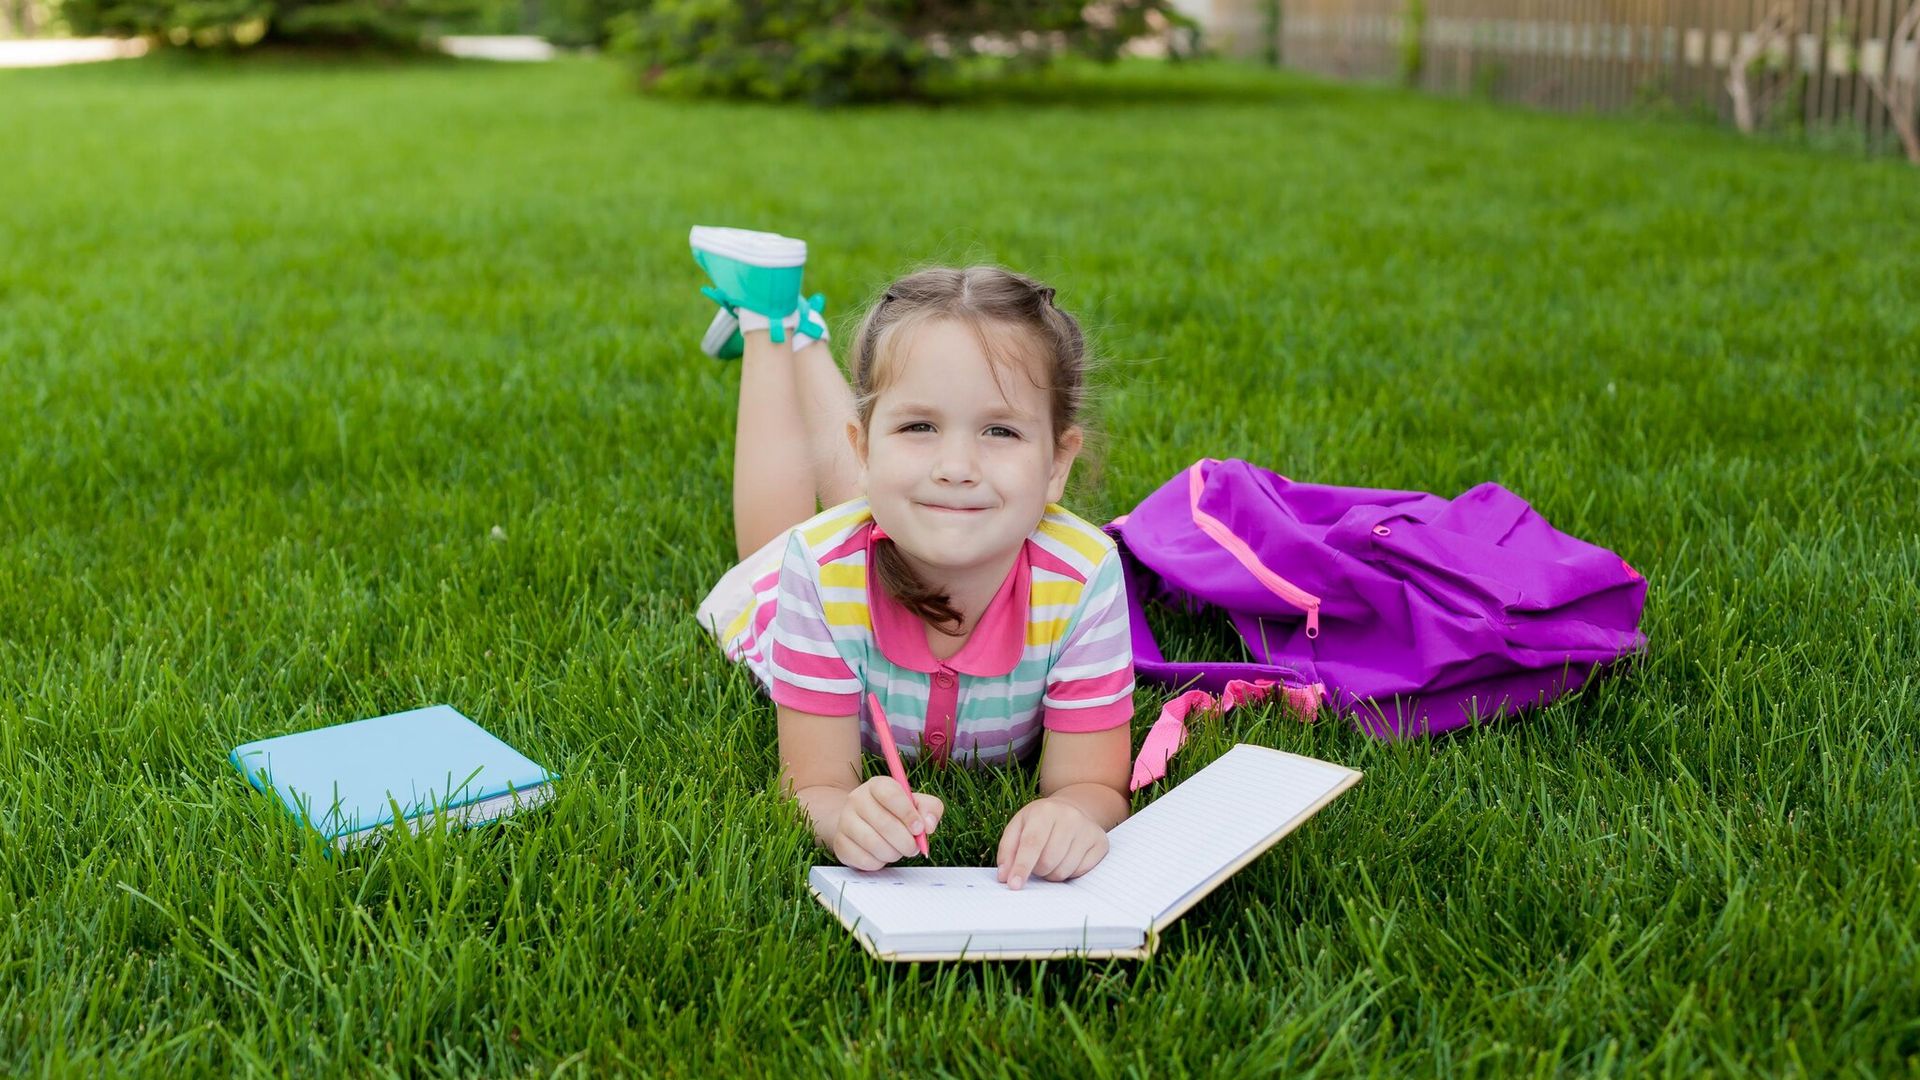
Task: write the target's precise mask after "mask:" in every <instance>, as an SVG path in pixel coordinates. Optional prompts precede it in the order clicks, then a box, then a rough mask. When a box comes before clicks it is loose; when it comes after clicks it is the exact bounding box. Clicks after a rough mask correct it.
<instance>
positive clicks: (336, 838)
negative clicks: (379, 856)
mask: <svg viewBox="0 0 1920 1080" xmlns="http://www.w3.org/2000/svg"><path fill="white" fill-rule="evenodd" d="M227 757H228V760H230V761H232V762H233V767H234V768H236V769H239V770H240V775H242V776H244V777H246V778H247V782H248V783H250V784H252V785H253V786H254V787H255V788H258V789H259V790H260V791H262V792H265V793H266V794H269V795H272V796H275V797H276V798H278V799H279V800H280V801H281V802H282V803H283V804H285V805H286V808H287V809H288V810H289V811H291V812H292V813H293V815H294V817H295V818H297V819H298V820H299V821H300V822H302V823H303V824H305V825H307V826H309V827H311V828H312V829H313V830H314V831H316V832H318V833H319V834H320V835H321V837H322V838H324V839H325V840H327V842H329V843H331V844H332V845H333V846H334V847H336V848H342V849H344V848H348V847H352V846H354V845H355V844H359V843H363V842H365V841H367V840H371V839H375V838H377V837H378V836H379V835H380V834H381V833H382V832H383V831H384V830H385V829H386V828H388V827H390V826H392V825H393V824H394V804H395V803H398V804H399V808H400V817H401V820H403V821H405V822H406V824H407V826H408V827H409V828H411V829H412V830H413V831H414V832H419V831H420V830H421V829H422V828H426V827H428V826H432V825H440V824H474V825H477V824H481V823H483V822H488V821H493V820H495V819H497V818H501V817H504V816H506V815H508V814H511V813H513V812H514V811H516V810H526V809H529V808H531V807H534V806H538V805H539V804H540V803H543V802H545V801H546V800H547V799H548V798H550V797H551V796H552V794H553V789H552V782H553V781H554V780H557V779H558V777H557V776H556V775H554V774H553V773H549V772H548V771H547V770H545V769H543V768H541V767H540V766H539V765H536V764H534V763H533V762H532V761H529V760H528V759H527V758H526V757H525V756H524V755H523V754H521V753H520V752H519V751H517V750H515V749H514V748H513V747H511V746H508V745H507V744H506V743H503V742H501V741H500V740H499V739H497V738H495V737H494V736H492V735H490V734H488V733H487V731H486V730H485V729H483V728H482V727H480V725H478V724H476V723H474V722H473V721H471V720H469V719H467V718H466V717H464V716H462V715H460V714H459V713H458V712H457V711H455V710H454V709H453V708H451V707H450V706H446V705H434V706H430V707H428V708H425V709H414V710H412V711H411V712H403V713H394V714H393V715H391V716H381V717H376V718H374V719H372V720H356V721H353V722H352V723H347V724H335V725H334V726H332V727H324V728H319V729H317V730H314V731H302V732H298V733H296V734H293V735H281V736H279V737H277V738H272V739H261V740H259V741H257V742H250V743H242V744H241V745H239V746H236V747H234V748H233V752H232V753H230V754H228V755H227Z"/></svg>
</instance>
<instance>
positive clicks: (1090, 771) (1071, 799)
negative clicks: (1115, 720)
mask: <svg viewBox="0 0 1920 1080" xmlns="http://www.w3.org/2000/svg"><path fill="white" fill-rule="evenodd" d="M1046 740H1047V741H1046V744H1045V746H1044V748H1043V750H1042V753H1041V755H1040V794H1041V796H1042V797H1044V798H1049V799H1057V800H1059V801H1060V802H1064V803H1069V804H1071V805H1073V806H1075V807H1077V808H1078V809H1079V810H1080V811H1081V812H1082V813H1084V814H1086V815H1087V817H1089V818H1091V819H1092V820H1093V823H1094V824H1096V825H1098V826H1100V831H1101V832H1106V831H1107V830H1109V829H1111V828H1113V827H1114V826H1115V825H1118V824H1120V823H1121V822H1123V821H1125V820H1127V814H1128V813H1129V812H1130V810H1129V807H1130V801H1129V800H1128V798H1127V781H1128V779H1129V778H1130V777H1131V776H1132V774H1133V772H1132V770H1133V761H1132V757H1133V742H1132V739H1131V732H1130V731H1129V729H1128V726H1127V725H1126V724H1121V725H1119V726H1117V727H1110V728H1108V729H1106V730H1105V731H1080V732H1073V731H1049V732H1047V735H1046Z"/></svg>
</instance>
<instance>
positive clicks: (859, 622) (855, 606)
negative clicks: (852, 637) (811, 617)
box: [820, 601, 873, 628]
mask: <svg viewBox="0 0 1920 1080" xmlns="http://www.w3.org/2000/svg"><path fill="white" fill-rule="evenodd" d="M820 613H821V614H822V615H824V616H826V619H827V625H828V626H865V627H868V628H871V627H872V626H873V620H872V619H871V618H870V617H869V616H868V614H867V605H866V604H864V603H860V602H858V601H845V602H840V603H826V604H821V605H820Z"/></svg>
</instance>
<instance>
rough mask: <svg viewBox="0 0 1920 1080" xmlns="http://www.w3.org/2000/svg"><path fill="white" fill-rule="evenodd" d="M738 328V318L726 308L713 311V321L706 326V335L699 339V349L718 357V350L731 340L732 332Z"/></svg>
mask: <svg viewBox="0 0 1920 1080" xmlns="http://www.w3.org/2000/svg"><path fill="white" fill-rule="evenodd" d="M738 329H740V320H739V319H737V318H735V317H734V316H733V313H732V312H730V311H728V310H727V309H726V308H721V309H720V310H719V311H716V312H714V313H713V322H711V323H709V324H708V326H707V336H705V337H703V338H701V339H700V351H701V352H703V353H706V354H707V355H708V356H713V357H718V356H719V355H720V350H721V349H724V348H726V347H727V342H729V341H731V340H733V332H734V331H735V330H738Z"/></svg>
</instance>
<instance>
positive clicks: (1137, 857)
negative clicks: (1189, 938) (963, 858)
mask: <svg viewBox="0 0 1920 1080" xmlns="http://www.w3.org/2000/svg"><path fill="white" fill-rule="evenodd" d="M1353 775H1354V773H1353V771H1352V770H1351V769H1347V768H1344V767H1342V766H1339V765H1334V764H1331V763H1329V762H1325V761H1316V760H1314V759H1313V758H1306V757H1299V756H1296V755H1293V754H1285V753H1281V752H1280V751H1277V750H1268V749H1266V748H1264V747H1259V746H1250V745H1246V744H1242V745H1240V746H1236V747H1234V748H1233V749H1231V750H1229V751H1227V752H1226V753H1224V754H1222V755H1220V757H1219V758H1218V759H1217V760H1215V761H1214V762H1213V763H1212V764H1211V765H1208V766H1207V767H1206V768H1204V769H1201V770H1200V771H1199V772H1198V773H1195V774H1194V775H1193V777H1192V778H1191V779H1189V780H1187V781H1186V782H1185V783H1183V784H1180V785H1178V786H1177V787H1175V788H1174V789H1173V790H1172V791H1169V792H1167V793H1166V794H1164V795H1162V796H1160V797H1159V798H1158V799H1155V800H1154V801H1153V802H1152V803H1150V804H1148V806H1147V807H1146V809H1144V810H1141V811H1140V812H1139V813H1137V814H1135V815H1134V816H1132V817H1130V818H1128V819H1127V820H1125V821H1123V822H1121V823H1120V824H1119V826H1118V827H1116V828H1115V829H1114V830H1113V831H1112V832H1110V833H1108V834H1107V857H1106V858H1104V859H1102V860H1100V865H1099V866H1096V867H1094V868H1093V869H1092V870H1089V871H1087V872H1086V873H1085V874H1083V875H1081V876H1080V877H1078V878H1076V879H1074V880H1073V881H1071V882H1068V883H1067V886H1068V887H1069V888H1072V889H1077V890H1080V891H1082V892H1085V893H1087V894H1089V895H1091V896H1094V897H1097V898H1098V899H1100V900H1101V901H1102V903H1103V905H1104V906H1107V907H1112V908H1115V909H1117V910H1119V911H1123V912H1126V913H1127V914H1128V916H1129V917H1130V918H1131V919H1132V920H1133V921H1134V922H1135V923H1137V925H1139V926H1142V927H1146V926H1151V925H1152V924H1153V923H1154V921H1155V920H1157V919H1158V918H1159V917H1160V914H1161V913H1162V912H1164V911H1168V910H1171V909H1172V908H1173V907H1174V906H1175V905H1177V904H1179V903H1180V902H1181V901H1182V900H1184V899H1186V897H1187V896H1188V895H1189V894H1191V893H1192V892H1194V891H1195V890H1196V889H1199V888H1200V887H1201V886H1203V885H1205V884H1206V883H1207V882H1208V881H1210V880H1212V879H1213V877H1214V876H1215V875H1217V874H1219V873H1220V872H1221V871H1222V870H1225V869H1226V868H1227V867H1229V866H1231V865H1233V864H1234V863H1235V862H1237V861H1238V860H1239V859H1240V857H1241V856H1243V855H1245V854H1246V853H1247V852H1248V851H1250V850H1252V849H1253V848H1254V847H1255V846H1257V845H1258V844H1260V842H1261V841H1263V840H1265V839H1267V838H1268V837H1270V836H1272V835H1273V834H1275V833H1277V832H1280V831H1282V830H1283V829H1285V828H1287V827H1289V825H1290V824H1291V823H1292V822H1293V821H1294V820H1295V819H1296V818H1298V817H1299V816H1300V815H1301V814H1302V813H1304V812H1305V811H1306V810H1307V809H1308V808H1309V807H1311V806H1313V804H1315V803H1317V802H1319V801H1320V800H1321V799H1322V798H1323V797H1325V796H1326V795H1327V794H1328V793H1329V792H1331V791H1333V790H1334V789H1336V788H1338V787H1339V786H1340V785H1341V784H1342V783H1344V782H1346V781H1347V779H1348V778H1349V777H1351V776H1353ZM989 873H991V871H989Z"/></svg>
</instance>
